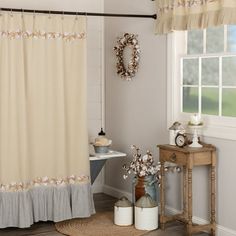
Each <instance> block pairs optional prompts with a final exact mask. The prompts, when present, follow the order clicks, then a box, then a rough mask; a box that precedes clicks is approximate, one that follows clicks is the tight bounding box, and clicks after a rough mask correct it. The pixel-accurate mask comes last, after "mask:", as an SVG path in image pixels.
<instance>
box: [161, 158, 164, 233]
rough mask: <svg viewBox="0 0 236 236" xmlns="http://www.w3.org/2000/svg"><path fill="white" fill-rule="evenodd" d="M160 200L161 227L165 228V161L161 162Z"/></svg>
mask: <svg viewBox="0 0 236 236" xmlns="http://www.w3.org/2000/svg"><path fill="white" fill-rule="evenodd" d="M160 202H161V212H160V223H161V229H162V230H163V229H165V219H164V218H165V168H164V162H161V186H160Z"/></svg>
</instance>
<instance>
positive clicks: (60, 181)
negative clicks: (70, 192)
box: [0, 175, 90, 192]
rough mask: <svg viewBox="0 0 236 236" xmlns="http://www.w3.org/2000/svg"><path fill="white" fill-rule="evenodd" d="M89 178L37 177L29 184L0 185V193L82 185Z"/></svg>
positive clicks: (82, 176) (83, 176)
mask: <svg viewBox="0 0 236 236" xmlns="http://www.w3.org/2000/svg"><path fill="white" fill-rule="evenodd" d="M89 181H90V177H89V176H87V175H81V176H76V175H71V176H69V177H65V178H48V177H47V176H45V177H39V178H36V179H34V180H32V181H29V182H26V183H24V182H19V183H16V182H12V183H10V184H0V192H18V191H27V190H29V189H31V188H33V187H39V186H65V185H67V184H83V183H89Z"/></svg>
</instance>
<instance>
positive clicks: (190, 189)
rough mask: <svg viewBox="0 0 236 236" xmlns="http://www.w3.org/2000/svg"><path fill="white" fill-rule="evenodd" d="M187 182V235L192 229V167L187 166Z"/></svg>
mask: <svg viewBox="0 0 236 236" xmlns="http://www.w3.org/2000/svg"><path fill="white" fill-rule="evenodd" d="M187 172H188V184H187V189H188V218H187V219H188V222H187V235H191V231H192V224H193V222H192V211H193V210H192V202H193V198H192V169H190V168H188V170H187Z"/></svg>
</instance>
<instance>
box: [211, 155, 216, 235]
mask: <svg viewBox="0 0 236 236" xmlns="http://www.w3.org/2000/svg"><path fill="white" fill-rule="evenodd" d="M212 155H213V157H212V165H211V168H210V170H211V178H210V179H211V217H210V221H211V225H212V229H211V235H212V236H215V229H216V216H215V215H216V210H215V209H216V204H215V202H216V168H215V164H216V163H215V162H216V156H215V153H213V154H212Z"/></svg>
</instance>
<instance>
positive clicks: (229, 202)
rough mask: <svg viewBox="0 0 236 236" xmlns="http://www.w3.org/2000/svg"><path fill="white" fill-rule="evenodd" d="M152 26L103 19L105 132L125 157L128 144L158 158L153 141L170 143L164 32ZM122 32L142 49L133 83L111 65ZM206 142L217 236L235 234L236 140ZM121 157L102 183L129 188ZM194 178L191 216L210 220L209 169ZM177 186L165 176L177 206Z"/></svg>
mask: <svg viewBox="0 0 236 236" xmlns="http://www.w3.org/2000/svg"><path fill="white" fill-rule="evenodd" d="M154 8H155V7H154V3H153V2H151V1H141V0H136V1H133V0H129V1H127V0H120V1H117V0H105V11H106V12H114V11H115V12H118V13H125V12H133V13H143V14H145V13H147V14H150V13H153V11H154ZM153 27H154V22H153V20H151V19H150V20H148V19H128V18H122V19H121V18H119V19H118V18H112V19H111V18H109V19H108V18H107V19H106V20H105V50H106V51H105V60H106V69H105V76H106V90H105V91H106V131H107V134H108V135H109V136H110V137H111V138H112V139H113V143H114V145H113V148H115V149H117V150H121V151H123V152H126V153H128V154H129V156H128V158H127V159H131V158H132V156H131V155H130V145H131V144H137V145H139V146H140V148H142V149H143V150H144V151H145V150H146V149H150V150H152V151H153V152H154V154H155V156H156V159H158V153H157V149H156V144H163V143H167V142H168V130H167V128H166V127H167V124H166V113H167V107H166V105H167V94H166V91H167V88H166V86H167V85H166V70H167V64H166V56H167V55H166V46H167V44H166V37H165V36H155V35H154V33H153ZM124 32H128V33H135V34H138V39H139V43H140V47H141V50H142V52H141V62H140V69H139V71H138V73H137V76H136V77H135V78H134V79H133V81H131V82H127V81H122V80H121V79H120V78H119V77H118V76H117V74H116V68H115V63H116V58H115V56H114V55H115V54H114V52H113V46H114V45H115V44H116V37H117V36H121V35H122V34H123V33H124ZM204 141H205V142H207V143H211V144H213V145H215V146H216V147H217V154H218V168H217V223H218V224H219V225H221V227H220V228H221V230H222V231H221V234H220V235H236V232H235V230H236V219H235V212H236V203H235V199H236V187H235V184H234V182H235V181H236V171H235V167H236V157H235V153H236V152H235V151H236V142H235V141H229V140H222V139H215V138H206V137H205V138H204ZM125 162H127V161H124V160H122V159H117V160H111V161H109V162H108V163H107V165H106V172H105V174H106V175H105V176H106V179H105V184H106V185H107V186H110V187H112V188H114V189H119V190H121V191H127V192H131V178H129V179H128V180H123V179H122V175H123V173H124V172H123V171H122V164H123V163H125ZM193 178H194V182H193V185H194V188H193V192H194V203H193V209H194V215H195V216H197V217H200V218H201V219H208V211H207V208H208V194H207V192H208V183H207V181H208V180H207V179H208V172H207V169H206V168H204V167H203V168H202V167H197V168H195V169H194V171H193ZM180 185H181V184H180V176H178V175H176V174H173V175H170V176H169V179H168V184H167V188H168V198H167V200H168V205H169V206H170V207H172V208H174V209H180V208H181V202H180V190H179V186H180ZM224 227H225V228H224ZM231 230H234V231H231ZM222 232H223V233H222ZM227 233H228V234H227Z"/></svg>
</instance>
